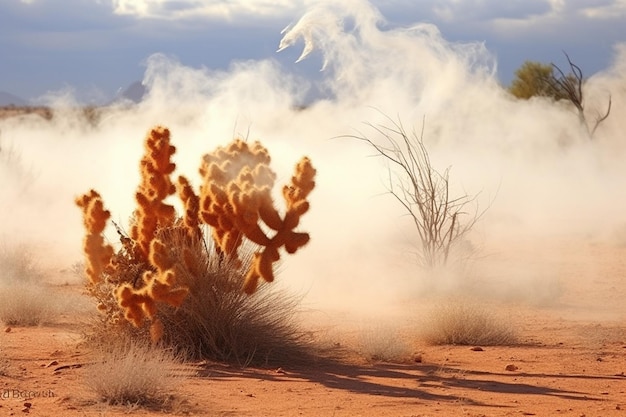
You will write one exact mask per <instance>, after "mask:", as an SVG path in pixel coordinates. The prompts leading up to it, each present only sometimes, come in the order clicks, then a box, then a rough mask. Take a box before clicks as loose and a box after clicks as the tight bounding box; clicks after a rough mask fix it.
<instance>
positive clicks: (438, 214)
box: [350, 119, 484, 269]
mask: <svg viewBox="0 0 626 417" xmlns="http://www.w3.org/2000/svg"><path fill="white" fill-rule="evenodd" d="M388 120H389V121H390V123H391V126H381V125H372V124H368V126H369V127H371V128H372V129H373V130H374V131H375V132H376V133H377V134H379V135H380V136H381V137H382V139H383V141H384V143H383V144H380V143H379V142H378V141H377V140H374V139H372V138H371V137H369V136H366V135H360V136H350V137H352V138H355V139H358V140H362V141H364V142H366V143H367V144H369V145H370V146H371V147H373V148H374V150H375V151H376V152H377V156H382V157H383V158H384V159H385V160H387V161H388V162H389V163H390V165H391V168H390V172H389V188H388V189H389V192H390V193H391V194H392V195H393V196H394V197H395V198H396V200H397V201H398V202H399V203H400V204H401V205H402V206H403V207H404V209H405V211H406V212H407V213H408V214H409V215H410V216H411V218H412V219H413V223H414V225H415V229H416V231H417V233H418V235H419V238H420V243H421V251H420V252H419V253H418V263H419V265H421V266H422V267H424V268H427V269H433V268H437V267H440V266H445V265H446V264H447V263H448V260H449V257H450V254H451V249H452V248H453V246H454V244H455V243H458V242H459V241H461V240H462V238H463V237H464V236H465V235H466V234H467V233H468V232H469V231H470V230H471V229H472V227H473V226H474V224H475V223H476V222H477V221H478V220H479V219H480V217H481V215H482V214H483V213H484V211H483V212H479V211H478V209H476V210H474V211H473V213H468V212H467V211H466V209H467V207H468V205H469V204H470V203H472V202H474V201H475V199H476V196H469V195H460V196H453V195H450V184H449V174H450V169H449V168H447V169H446V170H445V171H443V173H440V172H439V171H437V170H436V169H435V168H434V167H433V165H432V164H431V161H430V157H429V155H428V150H427V149H426V146H425V145H424V141H423V132H422V134H420V135H419V136H418V135H417V134H416V133H415V132H414V133H413V134H411V135H409V134H408V133H407V132H406V130H405V129H404V127H403V126H402V124H401V123H400V122H395V121H393V120H391V119H388Z"/></svg>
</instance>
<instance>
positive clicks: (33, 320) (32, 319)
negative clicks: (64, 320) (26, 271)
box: [0, 282, 60, 326]
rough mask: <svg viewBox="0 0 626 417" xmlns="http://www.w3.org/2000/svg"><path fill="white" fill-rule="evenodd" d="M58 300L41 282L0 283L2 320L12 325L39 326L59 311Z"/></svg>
mask: <svg viewBox="0 0 626 417" xmlns="http://www.w3.org/2000/svg"><path fill="white" fill-rule="evenodd" d="M59 307H60V304H59V302H58V300H55V299H54V297H52V296H51V295H50V291H49V289H47V288H45V287H44V286H41V284H32V283H20V282H13V283H10V284H8V283H5V284H2V285H0V321H2V322H3V323H4V324H6V325H10V326H37V325H39V324H41V323H43V322H45V321H46V320H50V319H51V318H53V317H54V316H55V315H56V314H58V312H59Z"/></svg>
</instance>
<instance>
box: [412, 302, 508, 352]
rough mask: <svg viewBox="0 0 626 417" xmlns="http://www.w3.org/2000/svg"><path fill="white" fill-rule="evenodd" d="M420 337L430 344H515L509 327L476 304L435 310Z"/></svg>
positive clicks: (443, 306) (455, 304)
mask: <svg viewBox="0 0 626 417" xmlns="http://www.w3.org/2000/svg"><path fill="white" fill-rule="evenodd" d="M423 338H424V340H425V341H426V342H427V343H430V344H433V345H476V346H478V345H483V346H497V345H501V346H502V345H511V344H514V343H516V342H517V336H516V332H515V329H514V328H513V326H512V324H511V323H509V322H507V321H504V320H502V319H500V318H498V317H496V316H495V314H493V313H491V312H489V311H487V310H486V309H485V308H484V307H481V306H479V305H477V304H473V303H469V302H464V301H458V302H452V303H449V304H445V305H440V306H438V307H437V308H435V309H434V310H433V311H432V312H431V314H430V316H429V317H428V319H427V321H426V325H425V327H424V329H423Z"/></svg>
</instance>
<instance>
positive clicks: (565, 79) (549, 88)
mask: <svg viewBox="0 0 626 417" xmlns="http://www.w3.org/2000/svg"><path fill="white" fill-rule="evenodd" d="M565 57H566V58H567V63H568V65H569V67H570V72H569V73H567V74H566V73H565V72H564V71H563V70H562V69H561V68H559V67H558V66H557V65H556V64H542V63H540V62H535V61H526V62H524V63H523V64H522V66H521V67H520V68H519V69H518V70H517V71H515V78H514V79H513V81H512V83H511V85H510V86H509V89H508V90H509V92H510V93H511V94H513V95H514V96H515V97H517V98H521V99H529V98H531V97H534V96H542V97H549V98H552V99H554V100H556V101H559V100H566V101H569V102H570V104H572V105H573V106H574V108H575V109H576V111H577V113H578V119H579V121H580V124H581V125H582V126H583V127H584V128H585V130H586V132H587V135H588V136H589V138H592V137H593V135H594V133H595V131H596V129H597V128H598V126H599V125H600V123H602V122H603V121H604V120H605V119H606V118H607V117H609V114H610V112H611V96H609V102H608V105H607V109H606V111H605V112H604V113H603V114H600V113H598V112H596V115H595V118H594V121H593V122H590V121H589V120H588V119H587V115H586V114H585V97H584V94H583V86H584V83H585V79H584V77H583V73H582V70H581V69H580V67H579V66H578V65H576V64H574V63H573V62H572V60H571V59H570V57H569V55H567V54H565Z"/></svg>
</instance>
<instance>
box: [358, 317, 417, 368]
mask: <svg viewBox="0 0 626 417" xmlns="http://www.w3.org/2000/svg"><path fill="white" fill-rule="evenodd" d="M360 345H361V352H362V353H363V355H365V356H366V358H367V359H369V360H372V361H380V362H393V363H403V362H406V361H407V360H409V359H410V356H411V353H412V350H411V347H410V345H409V343H407V342H406V340H405V339H404V338H403V337H402V335H401V332H400V331H399V329H397V328H396V327H394V326H391V325H382V324H381V325H378V326H375V327H370V328H367V329H364V330H362V331H361V335H360Z"/></svg>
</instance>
